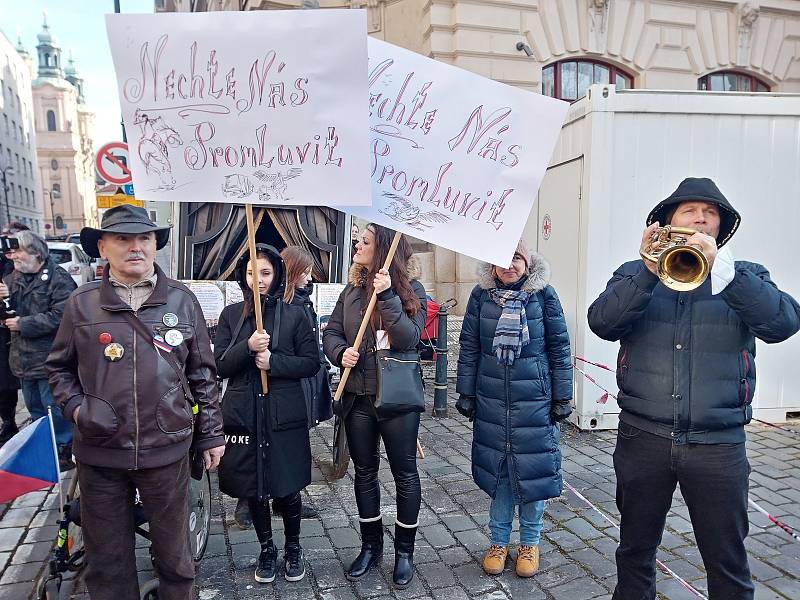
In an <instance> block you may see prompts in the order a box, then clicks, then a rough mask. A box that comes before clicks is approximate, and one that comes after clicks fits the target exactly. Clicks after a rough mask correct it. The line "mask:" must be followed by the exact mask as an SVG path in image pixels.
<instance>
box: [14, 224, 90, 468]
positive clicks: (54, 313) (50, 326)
mask: <svg viewBox="0 0 800 600" xmlns="http://www.w3.org/2000/svg"><path fill="white" fill-rule="evenodd" d="M14 237H16V239H17V241H18V242H19V247H18V248H16V249H14V250H12V251H11V252H10V253H9V255H8V257H9V258H10V259H11V260H13V261H14V271H13V272H12V273H11V274H10V275H8V276H7V277H5V278H4V280H3V283H5V285H6V286H8V288H7V290H6V291H7V293H8V295H9V297H10V300H11V308H13V309H14V310H16V314H14V315H13V316H10V317H8V318H6V319H5V320H4V321H3V323H4V324H5V326H6V327H7V328H8V329H9V330H10V331H11V346H10V352H9V359H8V362H9V365H10V366H11V371H12V372H13V373H14V375H16V376H17V377H19V378H20V380H21V381H22V396H23V398H24V399H25V406H27V407H28V412H30V414H31V419H32V420H36V419H38V418H39V417H43V416H45V415H47V409H48V407H50V406H52V407H53V427H54V428H55V433H56V445H57V446H58V462H59V467H60V468H61V470H62V471H66V470H69V469H71V468H73V467H74V466H75V464H74V463H73V462H72V424H71V423H69V422H68V421H66V420H65V419H64V417H63V415H62V414H61V409H60V408H58V406H57V405H55V404H54V402H53V394H52V393H51V392H50V385H49V383H48V382H47V373H46V372H45V368H44V363H45V361H46V360H47V355H48V354H49V353H50V348H51V346H52V345H53V340H54V339H55V337H56V332H57V331H58V326H59V325H60V324H61V317H62V315H63V314H64V305H65V303H66V302H67V298H69V295H70V294H71V293H72V291H73V290H74V289H75V288H76V287H77V286H76V285H75V281H74V280H73V279H72V277H71V276H70V275H69V273H67V272H66V271H65V270H64V269H62V268H61V267H59V266H58V265H57V264H56V263H55V261H54V260H53V259H52V258H51V257H50V252H49V250H48V249H47V244H46V243H45V241H44V240H43V239H42V238H41V237H39V236H38V235H36V234H35V233H33V232H32V231H20V232H19V233H17V234H15V236H14Z"/></svg>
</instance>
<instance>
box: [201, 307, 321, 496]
mask: <svg viewBox="0 0 800 600" xmlns="http://www.w3.org/2000/svg"><path fill="white" fill-rule="evenodd" d="M263 307H264V308H263V316H264V329H265V330H266V332H267V333H268V334H269V335H270V338H271V339H270V352H271V353H272V359H271V363H270V370H269V371H268V374H269V394H268V396H267V397H266V398H264V397H263V396H261V377H260V374H259V370H258V369H257V368H256V365H255V357H254V355H253V354H251V352H250V348H249V347H248V345H247V340H248V339H249V338H250V336H251V335H252V333H253V331H255V318H254V317H253V316H252V315H250V316H249V317H247V318H246V319H245V320H244V323H243V325H242V328H241V330H240V331H239V332H238V334H237V335H236V336H235V338H233V334H234V330H235V329H236V326H237V324H238V323H239V321H240V318H241V315H242V311H243V309H244V303H243V302H240V303H238V304H234V305H232V306H226V307H225V309H224V310H223V311H222V314H221V315H220V318H219V324H218V326H217V337H216V340H215V344H214V356H215V358H216V361H217V370H218V374H219V376H220V377H221V378H223V379H228V387H227V390H226V392H225V396H224V397H223V401H222V418H223V429H224V432H225V438H226V448H225V455H224V456H223V457H222V462H221V464H220V467H219V487H220V489H221V490H222V491H223V492H224V493H225V494H227V495H229V496H233V497H234V498H254V497H256V498H261V499H264V498H270V497H272V498H281V497H285V496H289V495H291V494H294V493H295V492H297V491H299V490H301V489H303V488H304V487H305V486H306V485H308V484H309V483H310V482H311V448H310V445H309V438H308V417H307V415H306V404H305V400H304V397H303V390H302V386H301V383H300V380H301V379H303V378H304V377H311V376H313V375H314V374H315V373H316V372H317V371H318V370H319V346H318V344H317V341H316V340H315V339H314V336H313V333H312V331H311V326H310V325H309V324H308V321H307V319H306V316H305V314H303V310H302V308H299V307H297V306H291V305H287V304H285V303H284V302H283V301H282V300H276V299H275V298H274V297H268V298H267V299H266V300H265V301H264V303H263Z"/></svg>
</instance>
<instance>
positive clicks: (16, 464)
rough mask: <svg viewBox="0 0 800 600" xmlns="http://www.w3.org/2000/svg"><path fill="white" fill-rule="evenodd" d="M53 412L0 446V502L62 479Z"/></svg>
mask: <svg viewBox="0 0 800 600" xmlns="http://www.w3.org/2000/svg"><path fill="white" fill-rule="evenodd" d="M50 419H51V417H50V415H48V416H46V417H42V418H40V419H37V420H36V421H34V422H33V423H31V424H30V425H28V426H27V427H26V428H25V429H23V430H22V431H20V432H19V433H18V434H17V435H15V436H14V437H13V438H11V439H10V440H9V441H8V442H6V443H5V444H4V445H3V447H2V448H0V502H9V501H10V500H13V499H14V498H16V497H18V496H21V495H22V494H27V493H28V492H32V491H34V490H40V489H42V488H45V487H48V486H50V485H52V484H54V483H58V482H59V476H60V473H59V470H58V451H57V449H56V439H55V434H54V432H53V425H52V421H51V420H50Z"/></svg>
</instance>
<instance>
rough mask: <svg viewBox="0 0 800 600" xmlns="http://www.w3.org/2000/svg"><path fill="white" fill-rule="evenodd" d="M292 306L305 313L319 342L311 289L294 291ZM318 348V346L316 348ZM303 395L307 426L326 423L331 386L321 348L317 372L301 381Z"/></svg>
mask: <svg viewBox="0 0 800 600" xmlns="http://www.w3.org/2000/svg"><path fill="white" fill-rule="evenodd" d="M291 304H292V306H299V307H301V308H302V309H303V312H305V315H306V319H308V323H309V324H310V325H311V331H312V332H313V334H314V340H315V341H318V340H319V327H318V325H317V313H316V312H315V311H314V303H313V302H311V288H310V287H308V288H301V289H297V290H295V291H294V297H293V298H292V302H291ZM318 347H319V346H318ZM302 385H303V395H304V396H305V400H306V412H307V413H308V426H309V428H311V427H316V426H317V425H319V422H320V421H327V420H328V419H330V418H331V417H333V410H332V404H331V403H332V402H333V397H332V394H331V384H330V379H329V378H328V361H326V360H325V354H324V353H323V352H322V348H321V347H320V348H319V371H317V373H316V375H314V376H313V377H306V378H305V379H303V381H302Z"/></svg>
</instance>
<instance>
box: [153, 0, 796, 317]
mask: <svg viewBox="0 0 800 600" xmlns="http://www.w3.org/2000/svg"><path fill="white" fill-rule="evenodd" d="M314 5H318V6H319V7H320V8H366V9H367V13H368V16H367V22H368V29H369V34H370V35H373V36H375V37H378V38H381V39H383V40H385V41H387V42H391V43H393V44H397V45H399V46H402V47H405V48H408V49H409V50H413V51H415V52H418V53H420V54H422V55H424V56H429V57H431V58H434V59H436V60H440V61H442V62H446V63H449V64H453V65H456V66H458V67H461V68H464V69H467V70H470V71H473V72H475V73H478V74H480V75H483V76H485V77H488V78H491V79H495V80H497V81H501V82H503V83H507V84H509V85H513V86H517V87H521V88H523V89H527V90H531V91H534V92H538V93H544V94H547V95H549V96H554V97H557V98H561V99H563V100H567V101H574V100H577V99H578V98H581V97H582V96H584V95H585V91H586V89H587V88H588V87H589V85H591V84H593V83H612V84H615V85H616V86H617V87H618V88H648V89H668V90H712V91H745V92H767V91H768V92H791V93H800V1H797V0H758V1H756V0H748V1H744V0H320V1H319V2H314V1H310V0H157V1H156V3H155V8H156V11H157V12H160V11H188V12H192V11H194V12H197V11H212V10H265V9H287V8H301V7H303V6H306V7H313V6H314ZM414 246H415V249H416V250H417V251H418V254H419V256H420V258H421V260H422V263H423V272H424V279H425V281H424V283H425V284H426V288H427V289H428V290H429V291H430V293H431V294H432V295H433V296H434V297H435V298H438V299H447V298H450V297H455V298H457V299H458V300H459V306H458V307H457V308H456V309H455V311H454V312H456V313H458V312H459V311H463V310H464V308H466V300H467V298H468V297H469V292H470V290H471V289H472V287H473V285H474V280H475V275H474V273H475V264H474V261H473V260H472V259H469V258H467V257H465V256H462V255H457V254H455V253H453V252H451V251H448V250H445V249H443V248H438V247H434V246H433V245H430V244H425V243H423V242H415V243H414Z"/></svg>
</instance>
